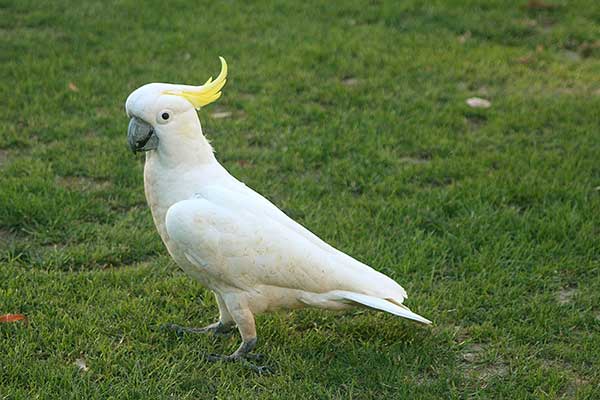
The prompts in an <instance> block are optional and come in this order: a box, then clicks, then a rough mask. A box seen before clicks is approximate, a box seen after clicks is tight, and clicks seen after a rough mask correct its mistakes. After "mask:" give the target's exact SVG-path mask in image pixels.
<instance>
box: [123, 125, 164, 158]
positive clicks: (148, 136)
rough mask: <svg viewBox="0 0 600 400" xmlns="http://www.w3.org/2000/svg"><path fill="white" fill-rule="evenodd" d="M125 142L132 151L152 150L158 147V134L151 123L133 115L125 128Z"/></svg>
mask: <svg viewBox="0 0 600 400" xmlns="http://www.w3.org/2000/svg"><path fill="white" fill-rule="evenodd" d="M127 143H129V148H130V149H131V151H133V152H134V153H135V152H137V151H148V150H154V149H156V148H157V147H158V136H156V134H155V133H154V128H153V127H152V125H150V124H148V123H146V122H145V121H142V120H141V119H139V118H136V117H133V118H131V120H130V121H129V127H128V128H127Z"/></svg>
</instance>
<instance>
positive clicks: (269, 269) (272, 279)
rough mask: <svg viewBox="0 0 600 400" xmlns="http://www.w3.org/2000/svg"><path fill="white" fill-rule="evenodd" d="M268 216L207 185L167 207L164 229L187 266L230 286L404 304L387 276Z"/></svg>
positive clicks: (254, 205)
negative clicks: (341, 294) (342, 294)
mask: <svg viewBox="0 0 600 400" xmlns="http://www.w3.org/2000/svg"><path fill="white" fill-rule="evenodd" d="M272 214H273V213H272V211H269V210H268V208H267V211H265V208H264V207H263V206H262V205H261V204H260V201H256V200H253V199H252V198H250V197H248V196H245V195H241V194H240V193H238V192H236V191H231V190H229V189H226V188H223V187H219V186H210V187H206V188H205V189H204V190H203V191H202V192H201V193H198V194H197V195H196V197H195V198H193V199H190V200H184V201H180V202H178V203H176V204H174V205H173V206H171V208H170V209H169V211H168V212H167V217H166V227H167V232H168V234H169V237H170V238H171V240H173V241H174V242H175V243H176V245H177V248H179V249H180V250H181V251H183V252H184V253H185V255H186V258H187V259H188V261H190V262H192V263H193V264H194V265H195V266H196V267H197V268H199V269H201V270H203V271H204V272H206V273H208V274H209V275H211V276H213V277H214V278H215V279H219V280H221V281H223V282H226V283H227V284H229V285H232V286H235V287H240V288H245V289H249V290H251V289H253V288H256V287H259V286H260V285H269V286H277V287H283V288H290V289H298V290H303V291H309V292H314V293H324V292H328V291H332V290H345V291H350V292H355V293H362V294H367V295H373V296H377V297H385V298H392V299H394V300H396V301H398V302H400V303H401V302H402V301H403V299H404V296H403V292H404V290H403V289H402V288H401V287H400V285H398V284H397V283H395V282H394V281H393V280H391V279H390V278H388V277H387V276H385V275H383V274H380V273H378V272H377V271H375V270H373V269H371V268H370V267H368V266H366V265H364V264H362V263H359V262H358V261H356V260H354V259H352V258H351V257H349V256H346V257H345V258H344V257H340V256H339V255H338V254H337V252H332V251H328V250H327V249H326V248H325V249H324V248H323V247H322V246H319V245H318V244H316V243H314V241H312V240H310V239H308V238H306V237H305V236H304V235H302V234H301V233H300V232H298V231H296V230H294V229H293V228H290V227H288V226H286V225H284V224H282V223H280V222H279V221H278V220H277V219H276V218H274V217H273V216H272ZM283 215H284V216H285V214H283ZM285 218H287V216H285ZM292 222H293V221H292ZM319 240H320V239H319ZM348 259H349V260H352V262H348Z"/></svg>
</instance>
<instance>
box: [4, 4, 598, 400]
mask: <svg viewBox="0 0 600 400" xmlns="http://www.w3.org/2000/svg"><path fill="white" fill-rule="evenodd" d="M544 1H547V2H548V3H550V2H551V4H554V5H556V6H557V7H555V8H550V9H531V8H526V7H523V6H524V5H525V4H526V1H525V0H523V1H515V2H509V1H504V0H496V1H491V0H490V1H479V2H475V1H469V0H463V1H458V0H456V1H431V2H421V1H417V0H413V1H403V2H393V1H390V2H376V1H373V2H366V1H365V2H359V1H354V2H343V4H338V5H334V4H333V2H332V3H329V5H324V4H320V3H321V2H302V3H301V2H296V1H289V2H287V3H285V2H278V3H277V4H276V5H274V4H270V3H268V2H261V3H255V4H253V5H250V4H246V3H245V2H234V1H226V2H204V3H205V4H201V2H194V1H176V2H159V1H153V2H144V4H143V5H141V3H140V2H136V1H131V0H123V1H113V2H108V1H96V2H93V1H84V2H75V1H73V2H67V1H61V2H47V3H45V2H41V1H30V0H27V1H25V0H19V1H14V0H13V1H7V0H2V1H0V16H1V17H0V22H1V27H0V28H1V30H0V32H1V36H0V38H1V39H0V40H1V43H2V45H1V46H2V50H1V51H0V60H1V61H0V73H1V74H2V77H3V78H2V80H3V84H2V85H0V98H2V99H3V103H2V104H3V106H2V112H1V113H0V119H1V122H2V123H1V128H0V246H1V249H0V250H1V251H0V315H1V314H4V313H23V314H26V315H27V316H28V317H29V321H30V323H29V325H25V324H22V323H12V324H0V398H2V399H37V398H39V399H50V398H56V399H68V398H73V399H106V398H115V399H117V398H118V399H125V398H128V399H167V398H168V399H174V398H175V399H198V398H219V399H237V398H239V399H248V398H281V399H291V398H298V399H306V398H360V399H369V398H372V399H383V398H390V399H400V398H422V399H432V398H495V399H499V398H506V399H525V398H531V399H540V398H543V399H555V398H577V399H592V398H596V399H597V398H600V334H599V332H600V276H599V275H600V186H599V185H600V132H599V128H598V121H599V115H600V114H599V110H600V79H599V78H600V42H599V41H598V38H600V3H599V2H597V1H594V0H588V1H566V0H563V1H558V0H544ZM422 3H428V5H422ZM218 55H223V56H225V58H226V59H227V61H228V63H229V66H230V78H229V81H228V83H227V86H226V87H225V90H224V96H223V97H222V98H221V99H220V100H219V102H218V104H217V105H212V106H209V107H207V108H206V109H204V110H202V111H201V112H200V118H201V121H202V123H203V126H204V130H205V133H206V134H207V135H208V136H209V138H210V139H211V140H212V143H213V145H214V147H215V148H216V150H217V156H218V158H219V159H220V160H221V162H222V163H223V164H224V165H225V166H226V167H227V168H228V169H229V170H230V171H231V172H232V173H233V174H234V175H235V176H237V177H238V178H239V179H241V180H242V181H244V182H246V183H247V184H248V185H249V186H251V187H253V188H255V189H257V190H258V191H260V192H261V193H263V194H265V195H266V196H267V197H269V198H270V199H272V200H273V201H274V202H275V203H276V204H277V205H278V206H280V207H281V208H282V209H283V210H285V211H286V212H287V213H288V214H289V215H290V216H292V217H293V218H295V219H297V220H298V221H300V222H301V223H302V224H304V225H305V226H307V227H309V228H310V229H311V230H313V231H314V232H315V233H317V234H318V235H319V236H321V237H323V238H324V239H325V240H327V241H329V242H331V243H332V244H334V245H335V246H337V247H338V248H340V249H341V250H343V251H346V252H348V253H350V254H352V255H353V256H355V257H356V258H358V259H360V260H363V261H365V262H367V263H369V264H370V265H372V266H374V267H375V268H376V269H378V270H380V271H382V272H385V273H386V274H388V275H390V276H392V277H393V278H395V279H397V280H398V281H399V282H400V283H401V284H402V285H403V286H404V287H405V288H406V289H407V290H408V292H409V295H410V297H409V300H408V303H407V304H408V305H409V306H410V307H411V308H413V309H414V310H415V311H417V312H419V313H421V314H422V315H424V316H426V317H428V318H430V319H432V320H433V321H435V325H434V326H433V327H432V328H431V329H428V328H422V327H420V326H417V325H415V324H412V323H410V322H407V321H403V320H400V319H396V318H394V317H392V316H389V315H383V314H380V313H374V312H366V311H354V312H348V313H343V314H336V313H328V312H325V311H317V310H306V311H296V312H292V313H280V314H275V315H265V316H260V317H259V318H258V326H259V351H260V352H262V353H265V354H266V355H267V364H268V365H270V366H272V367H274V368H275V369H276V370H277V373H276V374H275V375H273V376H257V375H255V374H253V373H252V372H250V371H249V370H246V369H244V368H243V367H242V366H240V365H238V364H207V363H206V362H205V361H204V360H203V358H202V352H230V351H232V350H234V349H235V348H236V346H237V344H238V340H239V339H238V337H237V336H234V337H231V338H225V339H217V338H212V337H204V336H199V337H197V336H185V337H183V338H178V337H177V336H176V335H174V334H172V333H168V332H163V331H161V330H160V329H159V327H160V325H161V324H164V323H167V322H175V323H179V324H184V325H196V326H198V325H202V324H206V323H209V322H212V321H214V320H215V318H216V316H217V308H216V304H215V302H214V300H213V298H212V296H210V295H209V293H208V292H207V291H206V290H204V289H203V288H202V287H200V285H199V284H197V283H196V282H194V281H192V280H191V279H189V278H187V277H186V276H185V275H184V274H183V273H182V272H180V271H179V270H178V269H177V267H176V266H175V265H174V263H173V262H172V261H171V260H170V258H169V257H168V255H167V253H166V251H165V249H164V248H163V245H162V243H161V242H160V239H159V236H158V234H157V233H156V231H155V228H154V226H153V224H152V220H151V217H150V212H149V210H148V208H147V206H146V204H145V199H144V193H143V183H142V167H143V159H142V158H140V157H134V156H133V155H131V154H130V153H129V152H128V150H127V146H126V128H127V122H128V121H127V118H126V116H125V113H124V101H125V99H126V97H127V95H128V94H129V93H130V92H131V91H132V90H134V89H135V88H137V87H138V86H141V85H142V84H144V83H147V82H153V81H154V82H178V83H189V84H200V83H202V82H204V81H205V80H206V79H207V78H208V77H209V76H211V75H212V76H214V75H215V74H216V73H217V72H218V68H219V62H218V58H217V56H218ZM69 84H72V85H71V89H70V88H69ZM73 85H74V86H73ZM73 89H76V90H73ZM473 96H479V97H484V98H486V99H489V100H490V101H491V102H492V107H491V108H489V109H485V110H482V109H472V108H469V107H468V106H467V105H466V104H465V100H466V99H467V98H469V97H473ZM215 112H231V113H232V114H231V116H230V117H228V118H215V117H214V116H213V114H214V113H215ZM79 358H82V359H85V360H86V363H87V366H88V367H89V370H88V371H85V372H83V371H79V370H78V367H77V366H76V365H75V364H74V362H75V360H76V359H79Z"/></svg>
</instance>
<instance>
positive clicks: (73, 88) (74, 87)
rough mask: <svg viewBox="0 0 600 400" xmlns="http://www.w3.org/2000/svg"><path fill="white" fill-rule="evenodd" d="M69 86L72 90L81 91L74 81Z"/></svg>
mask: <svg viewBox="0 0 600 400" xmlns="http://www.w3.org/2000/svg"><path fill="white" fill-rule="evenodd" d="M67 86H68V88H69V90H70V91H71V92H79V88H78V87H77V86H76V85H75V84H74V83H73V82H69V85H67Z"/></svg>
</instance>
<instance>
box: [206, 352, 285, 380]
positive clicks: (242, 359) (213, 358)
mask: <svg viewBox="0 0 600 400" xmlns="http://www.w3.org/2000/svg"><path fill="white" fill-rule="evenodd" d="M263 358H264V357H263V355H262V354H252V353H246V354H244V355H241V354H237V353H233V354H231V355H228V356H226V355H222V354H209V355H207V356H206V360H207V361H209V362H219V361H221V362H239V363H240V364H241V365H243V366H244V367H246V368H249V369H251V370H252V371H254V372H256V373H257V374H259V375H268V374H273V373H275V371H274V370H273V369H271V368H270V367H268V366H266V365H256V364H254V363H251V362H250V361H248V360H254V361H259V360H261V359H263Z"/></svg>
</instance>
